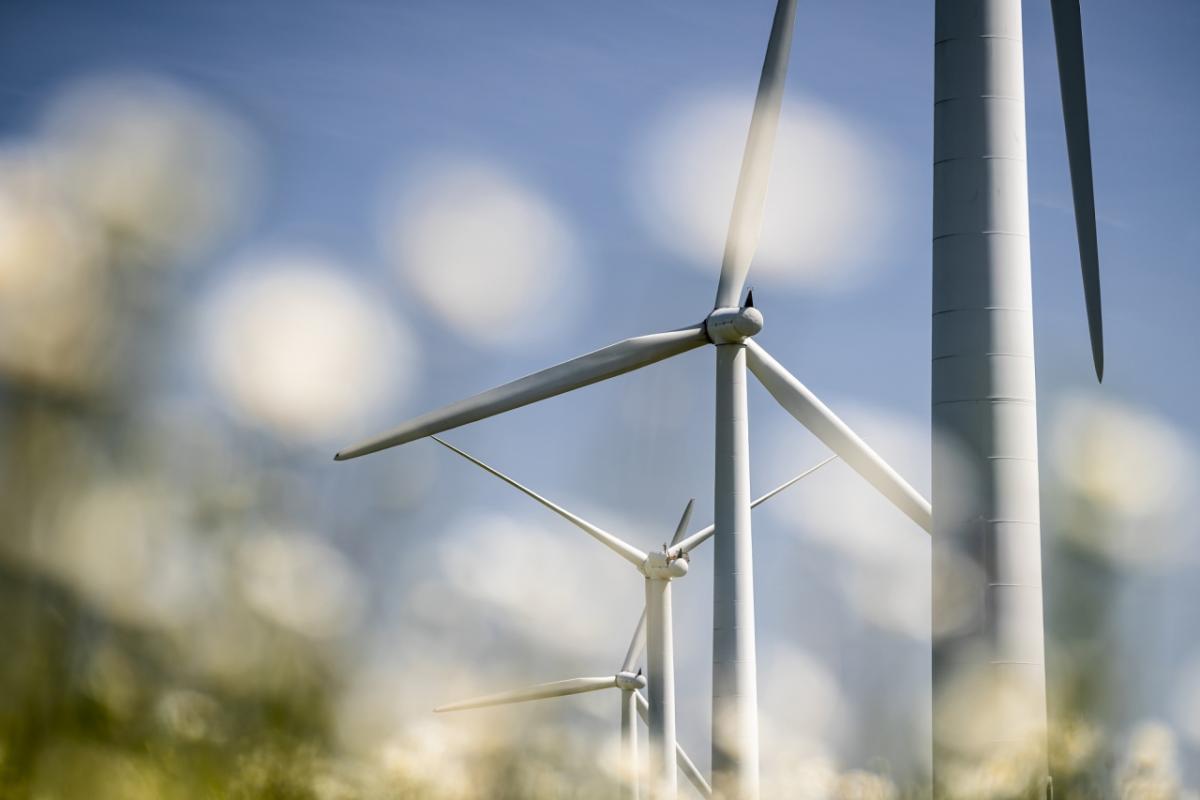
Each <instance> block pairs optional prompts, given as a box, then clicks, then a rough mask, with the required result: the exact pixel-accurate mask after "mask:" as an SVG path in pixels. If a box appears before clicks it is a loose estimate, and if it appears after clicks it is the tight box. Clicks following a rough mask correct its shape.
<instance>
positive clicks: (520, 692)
mask: <svg viewBox="0 0 1200 800" xmlns="http://www.w3.org/2000/svg"><path fill="white" fill-rule="evenodd" d="M616 685H617V678H616V676H615V675H611V676H609V677H607V678H570V679H568V680H565V681H553V682H552V683H539V684H538V685H536V686H529V687H526V688H524V689H514V690H513V691H511V692H498V693H496V694H489V695H484V696H483V697H476V698H473V699H471V700H463V701H461V702H458V703H448V704H447V705H444V706H438V707H437V708H435V709H434V711H437V712H439V713H440V712H443V711H465V710H466V709H468V708H484V707H486V706H503V705H508V704H510V703H527V702H529V701H531V700H545V699H546V698H548V697H566V696H567V695H571V694H583V693H584V692H595V691H599V690H600V689H612V688H614V687H616Z"/></svg>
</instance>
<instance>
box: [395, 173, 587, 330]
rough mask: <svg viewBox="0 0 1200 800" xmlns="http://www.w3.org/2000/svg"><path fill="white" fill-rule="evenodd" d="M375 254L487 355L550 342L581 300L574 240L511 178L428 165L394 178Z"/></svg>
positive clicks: (561, 221) (534, 193)
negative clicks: (380, 250)
mask: <svg viewBox="0 0 1200 800" xmlns="http://www.w3.org/2000/svg"><path fill="white" fill-rule="evenodd" d="M378 230H379V239H380V243H381V246H382V248H383V250H384V252H385V253H386V255H387V256H388V257H389V259H390V260H391V261H392V263H393V264H394V265H395V267H396V269H397V270H398V272H399V274H400V275H401V276H402V277H403V279H404V281H405V283H406V285H407V286H410V287H411V288H412V289H413V290H414V291H415V292H416V295H417V297H418V298H419V299H420V300H421V301H422V302H423V303H424V304H425V305H426V306H427V307H428V308H429V309H430V310H431V311H432V312H433V313H434V314H435V315H436V316H437V317H438V318H439V319H441V321H442V322H443V323H445V324H446V325H447V326H448V327H449V328H450V329H451V330H453V331H454V332H455V333H457V334H459V335H460V336H462V337H463V338H465V339H467V340H468V341H470V342H471V343H472V344H474V345H476V346H478V347H482V348H485V349H493V348H501V349H504V348H507V349H515V348H524V347H527V346H528V345H529V344H531V343H536V342H544V341H551V340H554V339H556V338H557V337H558V336H559V335H561V334H562V333H563V331H564V330H566V329H567V327H568V326H569V325H570V324H571V323H572V322H574V315H575V312H576V311H577V310H578V307H579V304H580V300H581V299H582V297H583V296H584V294H585V287H584V283H585V279H586V274H585V272H584V270H583V268H582V266H581V262H580V251H579V245H578V243H577V241H576V234H575V232H574V231H573V229H572V227H571V225H570V224H569V223H568V222H567V220H566V218H565V216H564V215H563V214H562V212H560V211H559V210H558V209H556V208H555V206H554V205H553V204H552V202H551V201H550V200H549V199H548V198H546V197H545V196H543V195H542V194H541V193H540V192H539V191H538V190H537V189H536V188H534V187H533V186H531V185H530V184H528V183H527V182H526V181H524V180H522V179H521V178H520V177H518V176H517V175H515V174H513V173H512V172H510V171H508V170H506V169H504V168H502V167H500V166H498V165H495V164H490V163H486V162H482V161H478V160H470V159H461V160H449V159H441V160H438V159H434V160H433V162H432V164H431V165H430V166H428V167H427V168H425V169H423V170H418V171H416V172H414V173H404V174H397V175H396V176H395V177H394V178H393V181H392V184H391V186H390V187H389V188H388V190H387V192H386V193H385V195H384V198H383V202H382V205H381V208H380V212H379V229H378Z"/></svg>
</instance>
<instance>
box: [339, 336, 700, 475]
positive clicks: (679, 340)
mask: <svg viewBox="0 0 1200 800" xmlns="http://www.w3.org/2000/svg"><path fill="white" fill-rule="evenodd" d="M707 343H708V336H707V334H705V332H704V326H703V325H693V326H692V327H690V328H680V329H679V330H674V331H667V332H666V333H653V334H650V335H649V336H636V337H634V338H632V339H625V340H624V341H621V342H617V343H616V344H611V345H609V346H608V347H603V348H601V349H599V350H596V351H594V352H591V353H588V354H586V355H582V356H579V357H578V358H575V359H572V360H570V361H564V362H563V363H561V364H556V365H555V366H553V367H549V368H547V369H544V370H542V371H541V372H535V373H533V374H532V375H526V376H525V377H524V378H518V379H517V380H515V381H512V382H511V383H506V384H504V385H503V386H497V387H495V388H494V389H488V390H487V391H486V392H482V393H480V394H477V395H475V396H474V397H468V398H467V399H466V400H459V401H458V402H457V403H451V404H450V405H448V406H444V407H443V408H440V409H438V410H436V411H431V412H429V413H428V414H423V415H421V416H419V417H416V418H415V419H411V420H409V421H408V422H405V423H404V424H402V425H401V426H400V427H398V428H396V429H394V430H392V431H390V432H388V433H385V434H383V435H382V436H378V437H376V438H374V439H369V440H367V441H365V442H363V443H361V444H358V445H355V446H354V447H350V448H347V449H345V450H342V451H340V452H339V453H338V454H337V455H336V456H334V459H335V460H337V461H345V460H346V459H350V458H358V457H359V456H365V455H367V454H368V453H374V452H377V451H379V450H384V449H386V448H388V447H395V446H396V445H400V444H405V443H406V442H411V441H414V440H416V439H421V438H424V437H426V436H430V435H432V434H435V433H441V432H442V431H448V430H450V429H451V428H457V427H459V426H460V425H466V424H467V423H468V422H475V421H476V420H481V419H484V418H486V417H491V416H495V415H496V414H502V413H504V412H505V411H512V410H513V409H514V408H520V407H521V406H525V405H529V404H530V403H536V402H537V401H538V400H545V399H546V398H547V397H554V396H555V395H560V394H562V393H564V392H569V391H571V390H572V389H578V388H580V387H582V386H588V385H590V384H593V383H596V382H598V381H603V380H607V379H608V378H613V377H616V376H617V375H622V374H624V373H626V372H632V371H633V370H635V369H640V368H642V367H645V366H648V365H650V364H653V363H655V362H657V361H662V360H663V359H665V358H670V357H671V356H676V355H679V354H680V353H686V352H687V351H688V350H692V349H694V348H697V347H699V346H700V345H702V344H707Z"/></svg>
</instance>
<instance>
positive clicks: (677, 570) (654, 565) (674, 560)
mask: <svg viewBox="0 0 1200 800" xmlns="http://www.w3.org/2000/svg"><path fill="white" fill-rule="evenodd" d="M687 572H688V557H687V555H686V554H680V553H679V551H678V550H666V549H665V548H664V549H663V550H661V551H659V552H653V553H648V554H647V555H646V560H645V561H644V562H642V574H643V575H645V576H646V577H647V578H650V579H651V580H664V581H669V580H674V579H675V578H682V577H683V576H684V575H687Z"/></svg>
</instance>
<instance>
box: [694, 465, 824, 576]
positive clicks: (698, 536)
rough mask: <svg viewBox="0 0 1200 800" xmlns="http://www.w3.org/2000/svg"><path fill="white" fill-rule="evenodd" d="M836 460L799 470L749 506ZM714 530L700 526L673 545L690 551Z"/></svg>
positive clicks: (753, 506) (754, 505)
mask: <svg viewBox="0 0 1200 800" xmlns="http://www.w3.org/2000/svg"><path fill="white" fill-rule="evenodd" d="M836 460H837V456H830V457H829V458H827V459H825V460H824V461H822V462H821V463H819V464H817V465H816V466H812V467H809V468H808V469H806V470H804V472H801V473H800V474H799V475H797V476H796V477H794V478H790V479H789V480H786V481H784V482H783V483H781V484H779V485H778V486H776V487H775V488H774V489H772V490H771V491H769V492H767V493H766V494H764V495H763V496H762V497H760V498H758V499H757V500H754V501H753V502H751V503H750V507H751V508H756V507H757V506H758V505H759V503H765V502H767V501H768V500H770V499H771V498H772V497H774V496H775V495H777V494H779V493H780V492H782V491H783V490H784V489H789V488H791V487H792V486H795V485H796V484H797V483H799V482H800V481H802V480H803V479H805V478H807V477H808V476H809V475H812V474H813V473H814V472H816V471H817V470H819V469H820V468H821V467H823V466H825V465H826V464H828V463H829V462H830V461H836ZM716 530H717V526H716V525H709V526H708V527H707V528H702V529H701V530H698V531H696V532H695V533H693V534H692V535H691V536H689V537H687V538H686V539H683V540H682V541H680V542H678V543H677V544H676V545H675V547H676V548H677V549H678V550H679V552H681V553H690V552H692V551H693V550H695V549H696V548H697V547H699V546H700V545H702V544H704V543H705V542H706V541H708V540H709V539H710V538H712V535H713V533H714V532H715V531H716Z"/></svg>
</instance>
